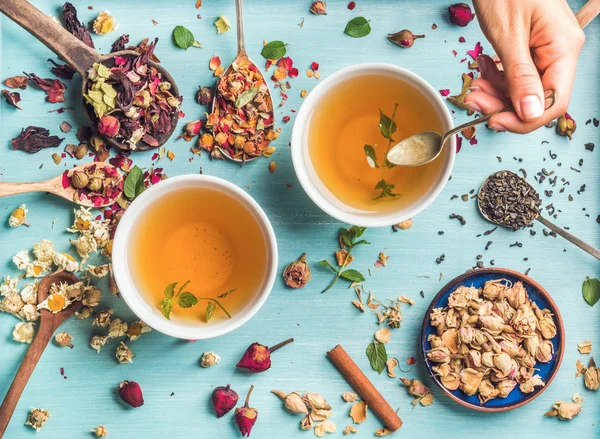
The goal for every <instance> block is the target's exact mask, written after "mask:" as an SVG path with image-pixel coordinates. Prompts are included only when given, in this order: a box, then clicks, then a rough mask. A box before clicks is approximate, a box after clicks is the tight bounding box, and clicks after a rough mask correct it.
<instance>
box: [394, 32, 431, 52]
mask: <svg viewBox="0 0 600 439" xmlns="http://www.w3.org/2000/svg"><path fill="white" fill-rule="evenodd" d="M387 38H388V40H390V41H391V42H392V43H394V44H395V45H396V46H400V47H405V48H409V47H412V45H413V44H414V42H415V40H416V39H417V38H425V35H415V34H413V33H412V32H411V31H409V30H408V29H404V30H401V31H399V32H396V33H395V34H388V36H387Z"/></svg>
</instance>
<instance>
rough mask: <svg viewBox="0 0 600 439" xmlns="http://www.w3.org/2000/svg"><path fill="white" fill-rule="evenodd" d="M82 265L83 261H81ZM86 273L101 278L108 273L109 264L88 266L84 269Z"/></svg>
mask: <svg viewBox="0 0 600 439" xmlns="http://www.w3.org/2000/svg"><path fill="white" fill-rule="evenodd" d="M82 263H83V261H82ZM86 271H87V272H88V273H89V274H90V275H92V276H94V277H98V278H102V277H104V276H106V275H107V274H108V273H109V271H110V269H109V264H104V265H91V264H88V266H87V267H86Z"/></svg>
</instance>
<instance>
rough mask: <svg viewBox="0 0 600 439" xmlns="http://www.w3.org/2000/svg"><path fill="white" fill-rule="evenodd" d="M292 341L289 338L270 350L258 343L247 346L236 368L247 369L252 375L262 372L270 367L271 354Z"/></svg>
mask: <svg viewBox="0 0 600 439" xmlns="http://www.w3.org/2000/svg"><path fill="white" fill-rule="evenodd" d="M293 341H294V339H293V338H289V339H287V340H285V341H282V342H281V343H279V344H276V345H275V346H273V347H272V348H268V347H267V346H264V345H261V344H260V343H252V344H251V345H250V346H248V349H246V352H244V355H242V358H241V359H240V361H239V362H238V364H237V366H236V367H240V368H242V369H247V370H248V371H249V372H252V373H258V372H264V371H266V370H268V369H269V368H270V367H271V354H272V353H273V352H275V351H276V350H277V349H279V348H281V347H283V346H285V345H286V344H289V343H292V342H293Z"/></svg>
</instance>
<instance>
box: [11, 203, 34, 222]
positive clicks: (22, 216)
mask: <svg viewBox="0 0 600 439" xmlns="http://www.w3.org/2000/svg"><path fill="white" fill-rule="evenodd" d="M27 212H29V211H28V210H27V206H26V205H25V204H21V205H20V206H19V207H17V208H16V209H15V210H13V211H12V213H11V214H10V216H9V217H8V225H9V226H10V227H19V226H23V225H24V226H27V227H29V223H28V222H27Z"/></svg>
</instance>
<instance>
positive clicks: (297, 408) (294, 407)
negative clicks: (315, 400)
mask: <svg viewBox="0 0 600 439" xmlns="http://www.w3.org/2000/svg"><path fill="white" fill-rule="evenodd" d="M271 393H274V394H275V395H277V396H279V397H280V398H281V399H282V400H283V405H284V407H285V408H286V410H287V411H289V412H290V413H296V414H299V415H308V407H307V406H306V403H305V402H304V398H302V395H300V394H299V393H297V392H292V393H285V392H282V391H280V390H271Z"/></svg>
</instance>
